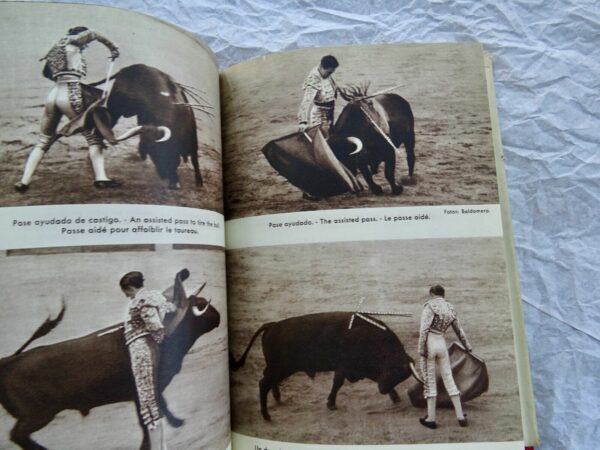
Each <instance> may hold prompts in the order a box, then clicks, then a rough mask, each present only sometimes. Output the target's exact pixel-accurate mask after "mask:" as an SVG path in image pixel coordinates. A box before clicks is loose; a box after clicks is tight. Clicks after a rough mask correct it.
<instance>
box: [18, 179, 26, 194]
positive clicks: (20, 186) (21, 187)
mask: <svg viewBox="0 0 600 450" xmlns="http://www.w3.org/2000/svg"><path fill="white" fill-rule="evenodd" d="M28 189H29V185H28V184H24V183H21V182H20V181H19V182H18V183H15V190H16V191H17V192H20V193H21V194H24V193H25V192H27V190H28Z"/></svg>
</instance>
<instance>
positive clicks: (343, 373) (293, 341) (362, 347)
mask: <svg viewBox="0 0 600 450" xmlns="http://www.w3.org/2000/svg"><path fill="white" fill-rule="evenodd" d="M354 314H356V313H353V312H326V313H317V314H308V315H304V316H297V317H291V318H288V319H284V320H281V321H279V322H269V323H266V324H264V325H262V326H261V327H260V328H259V329H258V330H257V331H256V332H255V333H254V335H253V336H252V338H251V339H250V342H249V344H248V346H247V347H246V350H245V351H244V353H243V355H242V357H241V358H240V359H239V360H237V361H236V360H235V358H234V356H233V354H232V353H230V355H229V362H230V368H231V370H232V371H236V370H238V369H239V368H241V367H242V366H243V365H244V363H245V361H246V357H247V356H248V353H249V351H250V348H251V347H252V344H253V343H254V341H255V340H256V338H257V337H258V336H259V335H260V334H262V349H263V354H264V357H265V364H266V367H265V369H264V371H263V377H262V379H261V380H260V381H259V383H258V387H259V392H260V411H261V413H262V416H263V418H264V419H265V420H271V416H270V415H269V412H268V409H267V395H268V393H269V391H273V397H274V398H275V401H276V402H277V403H280V402H281V394H280V392H279V383H281V382H282V381H283V380H285V379H286V378H288V377H289V376H290V375H292V374H294V373H296V372H305V373H306V374H307V375H308V376H310V377H311V378H312V377H314V376H315V374H316V373H317V372H330V371H333V372H334V378H333V385H332V387H331V392H330V393H329V396H328V397H327V407H328V408H329V409H331V410H334V409H336V396H337V393H338V391H339V390H340V388H341V387H342V385H343V384H344V381H345V380H348V381H350V382H351V383H354V382H356V381H358V380H361V379H363V378H368V379H370V380H373V381H374V382H376V383H377V386H378V388H379V392H380V393H382V394H384V395H389V396H390V398H391V399H392V401H393V402H395V403H396V402H398V401H400V397H399V396H398V393H397V392H396V391H395V390H394V388H395V387H396V386H397V385H398V384H399V383H401V382H402V381H404V380H406V379H407V378H409V377H410V376H411V374H412V375H413V376H414V377H415V378H416V379H417V380H419V381H421V380H420V378H419V375H418V374H417V372H416V369H415V367H414V360H413V359H412V358H411V357H410V356H409V355H408V354H407V353H406V351H405V350H404V346H403V345H402V342H400V339H398V336H396V334H395V333H394V332H393V331H391V330H390V329H389V328H388V327H387V326H386V325H385V324H384V323H383V322H381V321H380V320H377V319H375V318H373V317H370V316H368V315H365V314H362V315H363V316H364V317H366V318H368V319H369V321H366V320H355V321H354V324H353V326H352V327H351V328H349V326H348V325H349V323H350V321H351V318H352V316H353V315H354ZM371 322H372V323H371ZM373 324H377V325H378V326H374V325H373ZM284 346H285V348H284Z"/></svg>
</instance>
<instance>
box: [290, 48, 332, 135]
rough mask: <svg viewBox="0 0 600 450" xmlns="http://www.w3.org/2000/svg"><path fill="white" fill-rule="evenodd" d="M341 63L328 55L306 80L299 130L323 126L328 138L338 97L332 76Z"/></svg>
mask: <svg viewBox="0 0 600 450" xmlns="http://www.w3.org/2000/svg"><path fill="white" fill-rule="evenodd" d="M338 66H339V63H338V60H337V59H336V58H335V56H332V55H326V56H323V58H321V63H320V64H319V65H318V66H317V67H314V68H313V69H312V70H311V71H310V72H309V73H308V75H307V77H306V78H305V79H304V83H303V84H302V90H303V91H304V96H303V97H302V103H300V110H299V111H298V122H299V127H298V128H299V130H300V131H301V132H303V131H304V130H306V128H308V127H312V126H315V125H321V132H322V133H323V135H324V136H325V137H326V138H327V137H328V136H329V131H330V129H331V127H332V126H333V111H334V107H335V99H336V97H337V86H336V84H335V80H334V79H333V77H332V75H333V73H334V72H335V71H336V69H337V68H338Z"/></svg>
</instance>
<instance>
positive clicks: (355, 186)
mask: <svg viewBox="0 0 600 450" xmlns="http://www.w3.org/2000/svg"><path fill="white" fill-rule="evenodd" d="M339 91H340V94H341V95H342V97H343V98H344V99H346V100H347V101H348V104H347V105H346V106H345V107H344V109H343V110H342V112H341V113H340V116H339V117H338V119H337V121H336V122H335V125H334V126H333V127H332V128H331V129H330V130H329V131H330V133H329V134H330V135H329V137H328V139H327V141H326V142H325V141H324V140H323V138H322V134H321V133H319V132H318V129H317V127H314V128H311V129H309V130H307V131H306V132H305V133H293V134H290V135H287V136H283V137H281V138H278V139H275V140H272V141H270V142H268V143H267V144H266V145H265V146H264V147H263V148H262V150H261V151H262V153H263V154H264V155H265V157H266V158H267V160H268V161H269V163H270V164H271V166H272V167H273V168H274V169H275V170H276V171H277V172H279V173H280V174H281V175H283V176H284V177H285V178H287V179H288V181H290V183H292V184H293V185H294V186H297V187H299V188H300V189H302V190H303V191H304V192H305V193H308V194H310V195H311V196H313V197H316V198H321V197H330V196H333V195H338V194H342V193H344V192H354V193H357V192H360V191H361V190H362V189H363V187H362V185H361V183H360V181H359V180H358V178H357V175H358V172H359V171H360V173H361V174H362V176H363V178H364V179H365V181H366V182H367V184H368V185H369V188H370V189H371V192H373V193H374V194H376V195H381V194H383V189H382V188H381V186H379V185H378V184H377V183H375V181H373V175H374V174H375V173H377V171H378V170H379V166H380V165H381V164H382V163H383V164H384V174H385V177H386V179H387V181H388V182H389V184H390V187H391V191H392V194H393V195H398V194H400V193H402V190H403V187H402V183H404V184H407V185H408V184H414V183H415V177H414V169H415V130H414V117H413V113H412V109H411V107H410V104H409V103H408V102H407V101H406V100H405V99H403V98H402V97H400V96H399V95H396V94H390V93H381V94H374V95H367V86H359V87H349V88H346V89H340V90H339ZM401 145H404V148H405V150H406V159H407V163H408V177H403V178H402V180H400V183H397V182H396V175H395V171H396V150H397V148H399V147H400V146H401Z"/></svg>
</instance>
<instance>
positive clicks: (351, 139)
mask: <svg viewBox="0 0 600 450" xmlns="http://www.w3.org/2000/svg"><path fill="white" fill-rule="evenodd" d="M347 139H348V141H349V142H352V143H353V144H354V145H356V150H354V151H353V152H352V153H350V154H351V155H356V154H357V153H358V152H360V151H361V150H362V149H363V143H362V141H361V140H360V139H359V138H357V137H354V136H349V137H348V138H347Z"/></svg>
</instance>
